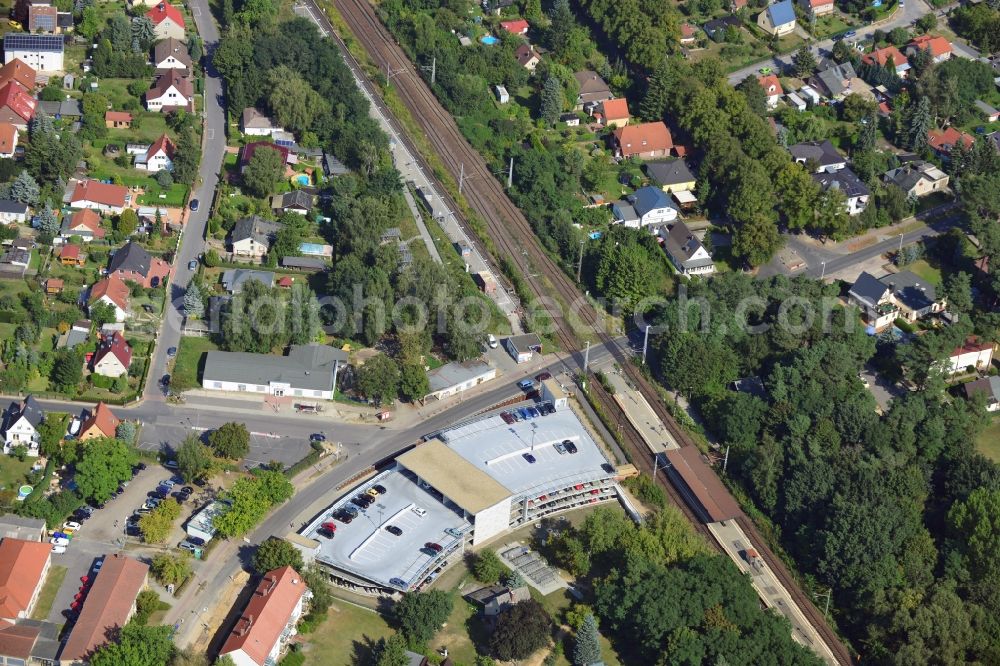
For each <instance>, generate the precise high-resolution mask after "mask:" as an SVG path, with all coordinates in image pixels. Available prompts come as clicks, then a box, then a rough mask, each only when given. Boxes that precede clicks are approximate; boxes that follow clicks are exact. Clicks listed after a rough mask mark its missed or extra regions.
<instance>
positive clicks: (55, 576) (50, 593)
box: [31, 564, 67, 620]
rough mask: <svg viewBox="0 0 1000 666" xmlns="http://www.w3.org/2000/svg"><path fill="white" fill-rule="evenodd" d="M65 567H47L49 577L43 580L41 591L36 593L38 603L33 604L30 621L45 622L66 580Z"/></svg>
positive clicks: (54, 565)
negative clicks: (33, 608)
mask: <svg viewBox="0 0 1000 666" xmlns="http://www.w3.org/2000/svg"><path fill="white" fill-rule="evenodd" d="M66 571H67V569H66V567H64V566H60V565H58V564H53V565H52V566H51V567H49V575H48V576H46V578H45V584H44V585H43V586H42V591H41V592H39V593H38V601H37V602H36V603H35V610H33V611H32V612H31V619H32V620H46V619H48V617H49V613H50V612H51V611H52V604H53V603H54V602H55V600H56V594H58V593H59V588H60V587H62V584H63V581H64V580H66Z"/></svg>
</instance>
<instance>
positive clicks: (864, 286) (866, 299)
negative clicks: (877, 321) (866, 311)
mask: <svg viewBox="0 0 1000 666" xmlns="http://www.w3.org/2000/svg"><path fill="white" fill-rule="evenodd" d="M888 292H889V287H887V286H886V285H885V284H884V283H883V282H882V281H881V280H879V279H878V278H877V277H875V276H874V275H872V274H871V273H869V272H868V271H862V272H861V275H859V276H858V279H857V280H855V281H854V284H853V285H852V286H851V289H850V292H849V293H850V294H851V295H852V296H854V297H855V298H857V299H858V300H859V301H861V302H863V303H864V304H865V305H867V306H869V307H872V308H874V307H875V306H876V305H878V302H879V301H881V300H882V299H883V298H885V297H886V295H887V294H888Z"/></svg>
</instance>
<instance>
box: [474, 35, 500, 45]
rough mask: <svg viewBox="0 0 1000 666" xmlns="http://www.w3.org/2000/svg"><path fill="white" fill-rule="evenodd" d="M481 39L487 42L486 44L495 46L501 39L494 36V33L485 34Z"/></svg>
mask: <svg viewBox="0 0 1000 666" xmlns="http://www.w3.org/2000/svg"><path fill="white" fill-rule="evenodd" d="M479 41H481V42H482V43H483V44H486V46H493V45H494V44H496V43H497V42H499V41H500V40H499V39H497V38H496V37H494V36H493V35H485V36H484V37H482V38H481V39H480V40H479Z"/></svg>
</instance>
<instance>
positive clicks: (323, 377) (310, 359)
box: [201, 344, 348, 400]
mask: <svg viewBox="0 0 1000 666" xmlns="http://www.w3.org/2000/svg"><path fill="white" fill-rule="evenodd" d="M347 361H348V356H347V353H346V352H343V351H341V350H340V349H336V348H334V347H329V346H327V345H320V344H309V345H292V346H291V348H290V349H289V351H288V354H287V355H286V356H275V355H273V354H251V353H247V352H224V351H211V352H207V353H206V354H205V371H204V373H202V380H201V385H202V388H204V389H206V390H209V391H234V392H238V393H258V394H261V395H273V396H275V397H291V396H295V397H303V398H313V399H320V400H332V399H333V392H334V386H336V383H337V374H338V373H339V372H340V369H341V368H343V367H344V366H345V365H347Z"/></svg>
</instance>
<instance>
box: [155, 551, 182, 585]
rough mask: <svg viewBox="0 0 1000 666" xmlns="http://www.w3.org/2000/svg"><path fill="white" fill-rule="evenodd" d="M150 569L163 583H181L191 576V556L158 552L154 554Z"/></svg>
mask: <svg viewBox="0 0 1000 666" xmlns="http://www.w3.org/2000/svg"><path fill="white" fill-rule="evenodd" d="M149 570H150V571H151V572H152V574H153V577H154V578H156V580H158V581H159V582H160V583H161V584H162V585H174V586H177V585H180V584H181V583H183V582H184V581H186V580H187V579H188V578H189V577H190V576H191V571H192V570H191V556H190V555H189V554H187V553H186V552H185V553H182V554H180V555H173V554H171V553H158V554H156V555H154V556H153V561H152V562H151V563H150V566H149Z"/></svg>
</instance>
